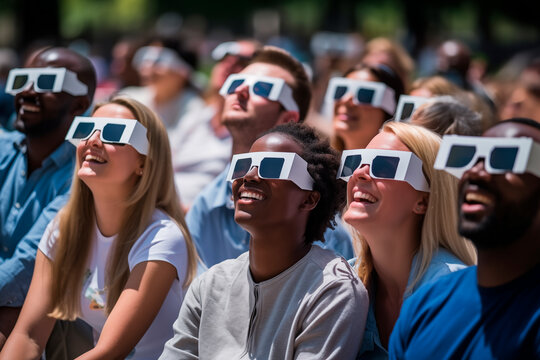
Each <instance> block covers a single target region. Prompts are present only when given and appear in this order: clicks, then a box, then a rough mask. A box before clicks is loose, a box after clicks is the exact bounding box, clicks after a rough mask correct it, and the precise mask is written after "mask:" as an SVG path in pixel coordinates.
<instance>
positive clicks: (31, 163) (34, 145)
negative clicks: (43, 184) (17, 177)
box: [26, 133, 65, 175]
mask: <svg viewBox="0 0 540 360" xmlns="http://www.w3.org/2000/svg"><path fill="white" fill-rule="evenodd" d="M61 135H62V136H58V135H55V134H53V133H51V134H47V136H27V137H26V155H27V159H28V175H30V174H31V173H32V172H33V171H34V170H36V169H38V168H39V167H41V164H42V163H43V160H45V159H46V158H47V157H48V156H49V155H51V154H52V153H53V152H54V151H55V150H56V149H57V148H58V147H59V146H60V145H62V143H63V142H64V137H65V133H64V134H61Z"/></svg>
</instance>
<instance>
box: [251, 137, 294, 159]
mask: <svg viewBox="0 0 540 360" xmlns="http://www.w3.org/2000/svg"><path fill="white" fill-rule="evenodd" d="M259 151H274V152H294V153H297V154H302V146H300V144H298V143H297V142H296V141H295V140H293V139H292V138H291V137H289V136H288V135H285V134H280V133H271V134H267V135H264V136H262V137H260V138H258V139H257V140H256V141H255V142H254V143H253V145H252V146H251V149H250V152H259Z"/></svg>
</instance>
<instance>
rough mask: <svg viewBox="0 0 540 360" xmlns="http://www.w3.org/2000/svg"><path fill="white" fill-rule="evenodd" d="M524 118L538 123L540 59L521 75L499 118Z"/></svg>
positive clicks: (539, 111)
mask: <svg viewBox="0 0 540 360" xmlns="http://www.w3.org/2000/svg"><path fill="white" fill-rule="evenodd" d="M513 117H524V118H529V119H533V120H535V121H538V122H540V58H537V59H536V60H533V61H532V62H531V63H530V64H529V65H528V66H527V67H525V69H524V70H523V72H522V73H521V75H520V77H519V80H518V86H517V87H516V88H515V89H514V91H513V92H512V94H511V95H510V98H509V99H508V101H507V102H506V104H505V105H504V107H503V108H502V110H501V118H503V119H509V118H513Z"/></svg>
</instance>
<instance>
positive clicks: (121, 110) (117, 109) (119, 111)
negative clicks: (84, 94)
mask: <svg viewBox="0 0 540 360" xmlns="http://www.w3.org/2000/svg"><path fill="white" fill-rule="evenodd" d="M92 116H93V117H108V118H118V119H135V116H134V115H133V113H132V112H131V111H130V110H129V109H128V108H127V107H125V106H122V105H119V104H107V105H103V106H101V107H100V108H98V109H97V110H96V111H94V113H93V114H92Z"/></svg>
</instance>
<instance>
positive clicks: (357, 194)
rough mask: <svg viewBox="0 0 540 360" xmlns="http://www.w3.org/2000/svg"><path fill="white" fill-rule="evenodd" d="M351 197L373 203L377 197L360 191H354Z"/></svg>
mask: <svg viewBox="0 0 540 360" xmlns="http://www.w3.org/2000/svg"><path fill="white" fill-rule="evenodd" d="M353 198H354V200H355V201H360V200H366V201H368V202H370V203H374V202H376V201H377V198H376V197H374V196H373V195H371V194H368V193H365V192H361V191H356V192H355V193H354V195H353Z"/></svg>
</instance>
